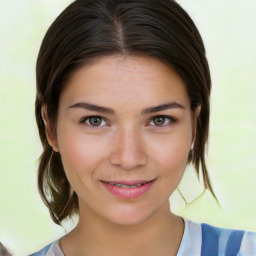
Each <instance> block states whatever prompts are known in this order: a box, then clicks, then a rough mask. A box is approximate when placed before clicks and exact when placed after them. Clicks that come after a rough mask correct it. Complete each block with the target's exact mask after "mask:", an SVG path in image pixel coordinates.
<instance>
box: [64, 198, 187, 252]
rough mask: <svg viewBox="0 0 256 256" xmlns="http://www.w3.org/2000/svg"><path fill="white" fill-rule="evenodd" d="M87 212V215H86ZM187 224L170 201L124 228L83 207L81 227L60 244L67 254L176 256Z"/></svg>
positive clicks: (78, 226)
mask: <svg viewBox="0 0 256 256" xmlns="http://www.w3.org/2000/svg"><path fill="white" fill-rule="evenodd" d="M85 211H86V214H84V213H85ZM182 235H183V222H182V219H181V218H180V217H177V216H175V215H174V214H172V213H171V212H170V206H169V202H168V203H166V204H165V205H163V206H162V208H161V209H160V210H159V211H158V212H157V213H155V214H154V215H153V216H152V217H150V218H149V219H147V220H146V221H144V222H142V223H138V224H135V225H120V224H116V223H113V222H109V221H108V220H106V219H104V218H102V217H101V216H99V215H96V214H95V213H94V212H92V211H90V210H88V209H86V210H85V209H81V208H80V218H79V223H78V225H77V227H76V228H75V229H74V230H73V231H72V232H71V233H70V234H68V235H67V236H66V237H64V238H62V239H61V241H60V246H61V249H62V250H63V252H64V253H65V255H67V256H72V255H77V256H78V255H90V256H94V255H95V256H96V255H97V256H101V255H104V256H108V255H114V256H115V255H120V254H121V255H122V256H130V255H141V256H144V255H147V256H150V255H168V256H169V255H176V253H177V251H178V248H179V245H180V241H181V239H182Z"/></svg>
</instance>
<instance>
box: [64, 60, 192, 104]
mask: <svg viewBox="0 0 256 256" xmlns="http://www.w3.org/2000/svg"><path fill="white" fill-rule="evenodd" d="M83 100H86V101H87V102H88V101H89V102H90V101H91V102H95V100H96V101H97V103H104V104H105V105H106V104H110V105H115V104H116V105H118V103H122V105H123V103H124V102H129V103H133V104H137V106H140V105H145V104H146V105H154V104H161V103H163V102H168V101H170V100H172V101H180V103H182V104H183V105H189V99H188V96H187V93H186V90H185V85H184V83H183V81H182V79H181V78H180V77H179V75H178V74H177V73H176V72H175V71H174V70H173V69H171V68H170V67H168V66H167V65H165V64H164V63H162V62H160V61H158V60H156V59H153V58H149V57H141V56H129V57H123V56H108V57H102V58H99V59H97V60H95V61H94V62H92V63H91V64H90V65H86V66H84V67H82V68H80V69H79V70H77V71H76V72H75V73H74V74H73V75H72V77H71V79H70V80H69V82H68V83H67V85H66V87H65V89H64V90H63V92H62V94H61V97H60V101H62V103H63V102H64V103H66V104H74V103H76V102H77V101H83ZM117 107H118V106H117Z"/></svg>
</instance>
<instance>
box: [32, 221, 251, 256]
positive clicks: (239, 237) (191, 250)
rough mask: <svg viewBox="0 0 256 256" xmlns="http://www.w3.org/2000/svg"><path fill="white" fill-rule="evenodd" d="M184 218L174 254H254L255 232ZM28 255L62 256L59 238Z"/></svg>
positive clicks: (233, 255) (238, 255) (182, 255)
mask: <svg viewBox="0 0 256 256" xmlns="http://www.w3.org/2000/svg"><path fill="white" fill-rule="evenodd" d="M183 220H184V233H183V236H182V240H181V243H180V247H179V250H178V253H177V255H176V256H200V255H201V256H256V233H255V232H250V231H243V230H236V229H228V228H219V227H215V226H211V225H208V224H205V223H197V222H193V221H190V220H187V219H183ZM30 256H64V254H63V252H62V251H61V249H60V246H59V240H57V241H55V242H53V243H51V244H49V245H48V246H46V247H45V248H43V249H42V250H41V251H39V252H37V253H34V254H31V255H30Z"/></svg>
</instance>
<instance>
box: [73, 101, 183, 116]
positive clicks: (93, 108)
mask: <svg viewBox="0 0 256 256" xmlns="http://www.w3.org/2000/svg"><path fill="white" fill-rule="evenodd" d="M69 108H83V109H86V110H91V111H95V112H101V113H105V114H112V115H115V114H116V112H115V111H114V110H113V109H112V108H108V107H103V106H99V105H95V104H91V103H87V102H78V103H76V104H74V105H71V106H70V107H69ZM173 108H179V109H185V107H184V106H183V105H181V104H179V103H177V102H175V101H171V102H168V103H164V104H161V105H158V106H153V107H149V108H145V109H143V110H142V111H141V114H142V115H146V114H151V113H155V112H159V111H163V110H167V109H173Z"/></svg>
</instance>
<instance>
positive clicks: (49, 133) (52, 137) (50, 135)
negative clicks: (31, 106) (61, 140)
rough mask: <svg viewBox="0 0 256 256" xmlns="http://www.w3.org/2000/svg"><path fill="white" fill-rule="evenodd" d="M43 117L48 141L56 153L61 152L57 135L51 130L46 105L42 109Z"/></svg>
mask: <svg viewBox="0 0 256 256" xmlns="http://www.w3.org/2000/svg"><path fill="white" fill-rule="evenodd" d="M41 115H42V119H43V122H44V126H45V134H46V138H47V141H48V143H49V145H50V146H51V147H52V149H53V150H54V151H55V152H59V148H58V143H57V138H56V135H55V134H54V133H53V131H52V130H51V129H50V124H49V119H48V115H47V106H46V105H45V104H44V105H43V106H42V108H41Z"/></svg>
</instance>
